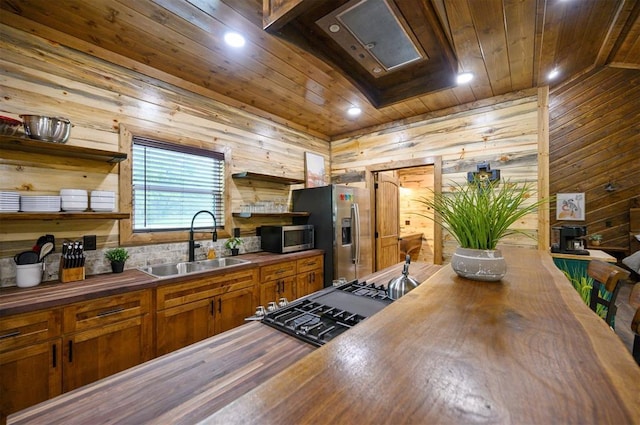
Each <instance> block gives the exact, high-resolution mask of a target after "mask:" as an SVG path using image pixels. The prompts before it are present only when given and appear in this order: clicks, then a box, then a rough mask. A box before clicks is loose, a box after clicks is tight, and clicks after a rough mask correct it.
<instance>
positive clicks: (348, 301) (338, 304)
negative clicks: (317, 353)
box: [262, 281, 393, 346]
mask: <svg viewBox="0 0 640 425" xmlns="http://www.w3.org/2000/svg"><path fill="white" fill-rule="evenodd" d="M392 301H393V300H392V299H391V298H389V296H388V293H387V291H386V289H385V288H384V287H383V286H377V287H376V286H375V285H374V284H367V283H366V282H362V283H360V282H357V281H353V282H349V283H346V284H344V285H342V286H338V287H329V288H325V289H323V290H321V291H318V292H316V293H314V294H311V295H309V296H307V297H304V298H301V299H300V300H297V301H294V302H292V303H289V304H287V305H286V306H284V307H281V308H279V309H277V310H275V311H271V312H269V313H267V314H266V315H265V316H264V317H263V319H262V323H264V324H266V325H269V326H271V327H273V328H276V329H278V330H280V331H282V332H285V333H287V334H289V335H292V336H294V337H296V338H299V339H301V340H303V341H306V342H309V343H311V344H313V345H316V346H321V345H323V344H325V343H327V342H329V341H331V340H332V339H333V338H335V337H337V336H338V335H340V334H341V333H343V332H345V331H347V330H349V329H350V328H352V327H353V326H355V325H357V324H358V323H360V322H361V321H363V320H365V319H366V318H368V317H370V316H372V315H374V314H375V313H377V312H378V311H380V310H382V309H383V308H384V307H386V306H387V305H389V304H390V303H391V302H392Z"/></svg>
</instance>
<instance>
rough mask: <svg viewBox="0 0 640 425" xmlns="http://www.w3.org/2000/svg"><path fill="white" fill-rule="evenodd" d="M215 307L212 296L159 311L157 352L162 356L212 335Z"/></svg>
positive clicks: (157, 317) (157, 319) (157, 315)
mask: <svg viewBox="0 0 640 425" xmlns="http://www.w3.org/2000/svg"><path fill="white" fill-rule="evenodd" d="M215 308H216V306H215V300H214V299H213V298H210V299H202V300H198V301H195V302H192V303H188V304H183V305H179V306H176V307H171V308H168V309H166V310H161V311H158V313H157V314H156V330H157V333H156V335H157V340H156V354H157V355H158V356H161V355H163V354H167V353H170V352H172V351H175V350H178V349H180V348H182V347H186V346H187V345H190V344H193V343H194V342H198V341H202V340H203V339H205V338H208V337H210V336H212V335H213V334H214V315H215ZM252 313H253V312H252Z"/></svg>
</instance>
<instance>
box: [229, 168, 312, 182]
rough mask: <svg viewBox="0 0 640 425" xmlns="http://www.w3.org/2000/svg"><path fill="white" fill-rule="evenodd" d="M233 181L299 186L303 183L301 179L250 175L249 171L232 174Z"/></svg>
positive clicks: (258, 174)
mask: <svg viewBox="0 0 640 425" xmlns="http://www.w3.org/2000/svg"><path fill="white" fill-rule="evenodd" d="M231 177H232V178H234V179H253V180H260V181H264V182H271V183H282V184H300V183H304V180H301V179H292V178H289V177H282V176H271V175H268V174H260V173H252V172H250V171H243V172H241V173H234V174H232V175H231Z"/></svg>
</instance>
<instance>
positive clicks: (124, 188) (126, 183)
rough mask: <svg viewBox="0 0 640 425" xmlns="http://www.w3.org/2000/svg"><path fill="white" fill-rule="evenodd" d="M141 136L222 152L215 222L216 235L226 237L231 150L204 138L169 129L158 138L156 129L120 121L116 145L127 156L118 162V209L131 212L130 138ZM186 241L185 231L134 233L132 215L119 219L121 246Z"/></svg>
mask: <svg viewBox="0 0 640 425" xmlns="http://www.w3.org/2000/svg"><path fill="white" fill-rule="evenodd" d="M134 136H136V137H141V138H145V139H151V140H160V139H161V141H162V142H165V143H168V144H174V145H179V146H185V148H186V149H185V151H188V149H189V148H197V149H207V150H211V151H214V152H219V153H222V154H223V155H224V168H225V170H224V187H225V188H224V194H223V198H224V217H225V219H224V223H219V224H218V226H220V227H221V228H219V230H218V236H219V237H220V238H228V237H229V236H230V232H229V231H228V229H230V228H231V226H232V223H231V200H230V190H229V182H230V177H231V174H230V169H231V167H230V163H229V158H230V157H231V153H230V151H229V149H228V148H226V147H223V146H219V145H215V144H213V143H208V142H205V141H200V140H194V139H189V138H185V137H183V136H177V135H174V134H172V133H170V132H169V131H167V132H162V135H161V137H159V134H158V131H153V132H152V131H149V130H145V129H142V128H135V127H132V126H130V125H126V126H125V125H123V124H120V133H119V145H120V151H121V152H125V153H127V159H126V160H124V161H121V162H120V165H119V177H118V185H119V202H118V204H119V211H120V212H126V213H129V214H132V207H133V173H132V171H133V169H132V167H133V152H132V149H133V137H134ZM208 238H211V233H210V232H209V231H204V232H198V231H196V232H194V239H196V240H199V239H208ZM188 240H189V231H188V230H169V231H167V230H163V231H145V232H138V233H135V232H134V231H133V218H128V219H122V220H120V222H119V244H120V245H123V246H136V245H152V244H158V243H172V242H185V243H186V242H187V241H188Z"/></svg>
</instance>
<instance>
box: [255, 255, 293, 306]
mask: <svg viewBox="0 0 640 425" xmlns="http://www.w3.org/2000/svg"><path fill="white" fill-rule="evenodd" d="M296 273H297V268H296V261H283V262H281V263H276V264H270V265H268V266H262V267H260V304H261V305H263V306H267V305H268V304H269V302H271V301H276V302H277V301H278V300H279V299H280V298H286V299H287V300H289V301H292V300H294V299H295V298H296Z"/></svg>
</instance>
